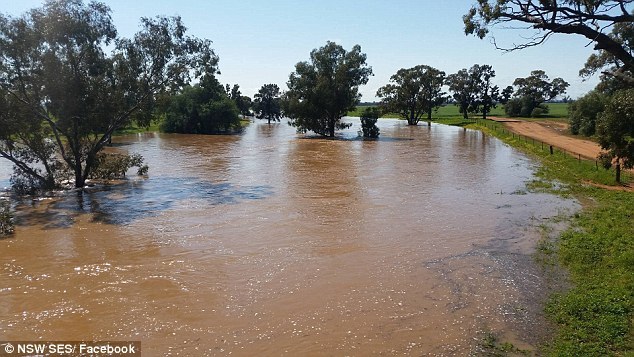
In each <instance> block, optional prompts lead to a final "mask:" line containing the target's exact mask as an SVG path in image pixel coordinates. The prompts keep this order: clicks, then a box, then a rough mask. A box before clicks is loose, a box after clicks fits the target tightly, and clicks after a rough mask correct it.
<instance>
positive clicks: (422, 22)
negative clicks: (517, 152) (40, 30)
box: [0, 0, 598, 101]
mask: <svg viewBox="0 0 634 357" xmlns="http://www.w3.org/2000/svg"><path fill="white" fill-rule="evenodd" d="M3 2H4V4H3V5H2V7H1V10H0V11H1V12H2V13H4V14H9V15H12V16H17V15H20V14H22V13H23V12H25V11H26V10H28V9H31V8H33V7H39V6H41V4H42V2H41V1H36V0H15V1H7V0H3ZM104 2H105V3H106V4H108V5H109V6H110V8H111V9H112V18H113V21H114V23H115V25H116V26H117V29H118V31H119V35H120V36H124V37H131V36H132V35H133V34H134V32H136V31H137V30H138V29H139V25H138V24H139V18H140V17H143V16H144V17H152V16H156V15H180V16H181V17H182V18H183V21H184V23H185V25H186V26H187V27H188V29H189V33H190V34H191V35H194V36H197V37H201V38H208V39H210V40H212V41H213V43H214V49H215V51H216V54H217V55H218V56H219V57H220V71H221V73H222V74H221V75H220V76H219V80H220V82H222V83H229V84H236V83H237V84H239V85H240V87H241V90H242V92H243V94H246V95H249V96H253V94H254V93H255V92H257V90H258V89H259V88H260V87H261V86H262V85H263V84H266V83H276V84H278V85H279V86H280V88H282V89H286V88H287V87H286V81H287V80H288V76H289V74H290V73H291V72H292V71H293V69H294V65H295V64H296V63H297V62H299V61H305V60H308V58H309V53H310V51H311V50H312V49H314V48H318V47H321V46H323V45H324V44H325V43H326V41H328V40H330V41H335V42H337V43H338V44H340V45H342V46H344V48H346V49H350V48H351V47H352V46H353V45H355V44H359V45H360V46H361V49H362V51H363V52H364V53H366V54H367V62H368V64H369V65H370V66H372V68H373V71H374V76H373V77H372V78H371V79H370V81H369V83H368V84H367V85H366V86H364V87H362V88H361V93H362V94H363V98H362V100H363V101H372V100H375V99H376V97H375V93H376V90H377V89H378V88H379V87H381V86H383V85H385V84H386V83H388V81H389V78H390V76H391V75H392V74H394V73H395V72H396V71H397V70H398V69H400V68H408V67H413V66H416V65H419V64H426V65H430V66H433V67H436V68H438V69H440V70H443V71H445V72H446V73H447V74H450V73H454V72H456V71H458V70H460V69H461V68H468V67H471V66H472V65H473V64H475V63H478V64H490V65H492V66H493V68H494V69H495V71H496V72H497V77H496V78H495V83H496V84H498V85H499V86H500V87H505V86H507V85H510V84H511V83H512V82H513V80H514V79H515V78H517V77H526V76H527V75H529V73H530V71H531V70H534V69H543V70H545V71H546V74H548V75H549V77H551V78H554V77H562V78H563V79H565V80H566V81H568V82H569V83H570V88H569V90H568V95H570V96H571V97H573V98H576V97H578V96H580V95H583V94H584V93H586V92H587V91H589V90H591V89H592V88H594V86H595V85H596V83H597V81H598V79H597V78H591V79H590V80H588V81H582V79H581V78H579V76H578V71H579V69H581V68H582V67H583V64H584V63H585V61H586V59H587V58H588V56H589V55H590V54H591V53H592V45H588V41H586V40H584V39H581V38H579V37H578V36H572V35H555V36H553V37H551V39H550V40H549V41H548V42H547V43H546V44H544V45H541V46H538V47H534V48H529V49H526V50H522V51H515V52H511V53H504V52H502V51H499V50H496V49H495V47H494V46H493V45H492V44H491V42H490V40H489V39H485V40H480V39H478V38H476V37H473V36H465V35H464V32H463V24H462V15H464V14H465V13H466V12H467V11H468V10H469V8H470V7H471V5H472V4H473V3H475V2H476V1H475V0H446V1H427V0H400V1H399V0H393V1H378V0H377V1H374V0H365V1H361V0H338V1H335V0H321V1H297V0H295V1H292V0H267V1H247V0H242V1H236V0H213V1H212V0H208V1H203V0H181V1H161V0H152V1H150V0H134V1H131V0H107V1H104ZM527 34H529V33H526V32H521V31H513V30H506V29H497V30H494V31H493V35H494V36H495V38H496V40H497V41H498V43H500V44H502V45H511V44H513V43H520V42H522V41H523V40H522V37H521V36H522V35H524V36H526V35H527Z"/></svg>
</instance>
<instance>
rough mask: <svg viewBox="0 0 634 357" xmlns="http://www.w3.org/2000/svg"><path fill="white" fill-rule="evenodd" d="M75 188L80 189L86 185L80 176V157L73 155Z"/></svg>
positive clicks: (82, 176)
mask: <svg viewBox="0 0 634 357" xmlns="http://www.w3.org/2000/svg"><path fill="white" fill-rule="evenodd" d="M74 171H75V188H82V187H84V186H85V184H86V180H85V179H84V175H82V173H83V172H82V169H81V157H80V156H79V155H77V154H76V155H75V167H74Z"/></svg>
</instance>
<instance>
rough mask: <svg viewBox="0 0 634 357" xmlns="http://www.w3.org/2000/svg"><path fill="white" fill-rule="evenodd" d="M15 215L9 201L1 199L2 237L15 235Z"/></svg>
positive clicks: (0, 220) (0, 225)
mask: <svg viewBox="0 0 634 357" xmlns="http://www.w3.org/2000/svg"><path fill="white" fill-rule="evenodd" d="M13 229H14V224H13V213H12V212H11V206H10V205H9V201H6V200H3V199H0V237H2V236H7V235H9V234H12V233H13Z"/></svg>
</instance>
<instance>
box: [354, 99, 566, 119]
mask: <svg viewBox="0 0 634 357" xmlns="http://www.w3.org/2000/svg"><path fill="white" fill-rule="evenodd" d="M546 105H548V108H549V111H550V112H549V113H548V115H544V116H542V117H540V118H522V119H528V120H540V119H549V120H567V119H568V104H566V103H547V104H546ZM367 107H368V106H367V105H366V106H358V107H357V108H356V109H355V110H353V111H351V112H349V113H348V116H352V117H359V116H361V113H363V110H364V109H365V108H367ZM489 115H490V116H501V117H503V116H506V114H505V113H504V107H503V106H501V105H498V106H497V108H493V110H491V113H490V114H489ZM477 117H481V115H480V116H479V115H475V114H469V118H473V119H475V118H477ZM383 118H400V116H399V115H398V114H396V113H388V114H385V115H383ZM426 118H427V116H425V119H426ZM457 118H462V114H460V111H459V110H458V106H456V105H454V104H450V105H445V106H443V107H440V108H438V111H436V112H434V113H432V119H433V120H434V121H436V120H447V119H457Z"/></svg>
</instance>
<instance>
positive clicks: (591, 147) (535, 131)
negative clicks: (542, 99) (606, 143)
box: [489, 117, 601, 160]
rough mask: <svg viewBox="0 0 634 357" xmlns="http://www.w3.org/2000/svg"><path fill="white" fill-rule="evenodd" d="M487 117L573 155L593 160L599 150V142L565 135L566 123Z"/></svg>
mask: <svg viewBox="0 0 634 357" xmlns="http://www.w3.org/2000/svg"><path fill="white" fill-rule="evenodd" d="M489 119H491V120H495V121H497V122H501V123H504V126H506V127H507V128H508V129H509V130H510V131H512V132H514V133H516V134H520V135H523V136H526V137H529V138H532V139H535V140H539V141H542V142H544V143H546V144H548V145H553V146H556V147H558V148H561V149H564V150H566V151H567V152H569V153H571V154H574V156H577V155H581V156H582V157H585V158H587V159H590V160H594V159H596V158H597V156H598V155H599V153H600V152H601V147H600V146H599V144H597V143H595V142H593V141H590V140H584V139H580V138H576V137H571V136H569V135H567V132H568V124H566V123H558V122H552V121H543V122H535V121H525V120H517V119H509V118H500V117H490V118H489Z"/></svg>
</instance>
